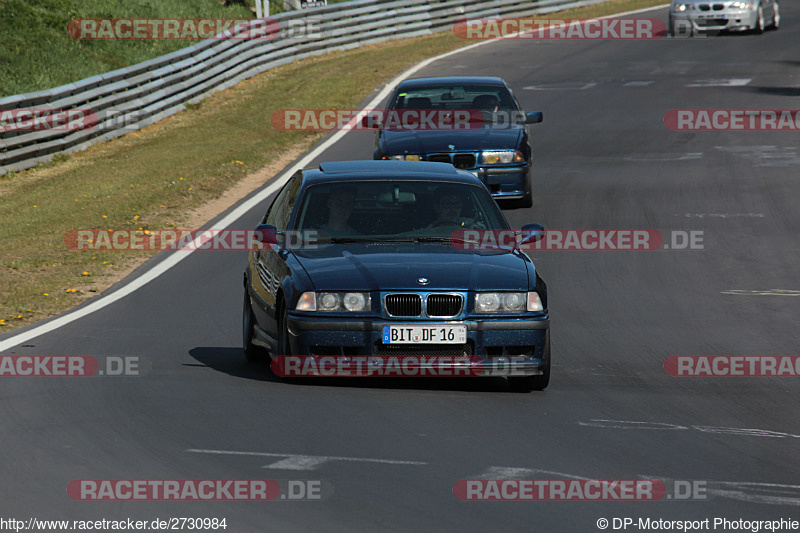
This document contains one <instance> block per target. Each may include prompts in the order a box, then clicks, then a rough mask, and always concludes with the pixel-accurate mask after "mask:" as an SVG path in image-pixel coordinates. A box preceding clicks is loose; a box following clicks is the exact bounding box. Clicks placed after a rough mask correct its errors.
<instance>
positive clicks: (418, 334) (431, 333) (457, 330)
mask: <svg viewBox="0 0 800 533" xmlns="http://www.w3.org/2000/svg"><path fill="white" fill-rule="evenodd" d="M466 342H467V326H460V325H455V326H454V325H449V324H440V325H438V326H434V325H431V326H409V325H398V326H383V343H384V344H466Z"/></svg>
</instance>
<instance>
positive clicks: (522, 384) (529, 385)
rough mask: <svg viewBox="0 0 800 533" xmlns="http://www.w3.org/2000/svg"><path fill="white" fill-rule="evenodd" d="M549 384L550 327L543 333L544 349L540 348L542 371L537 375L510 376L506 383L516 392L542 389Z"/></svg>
mask: <svg viewBox="0 0 800 533" xmlns="http://www.w3.org/2000/svg"><path fill="white" fill-rule="evenodd" d="M549 384H550V329H548V330H547V331H546V332H545V334H544V349H543V350H542V373H541V374H539V375H538V376H511V377H509V378H508V385H509V386H510V387H511V389H512V390H515V391H518V392H530V391H534V390H544V389H546V388H547V385H549Z"/></svg>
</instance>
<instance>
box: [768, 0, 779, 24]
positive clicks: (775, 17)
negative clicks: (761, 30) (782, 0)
mask: <svg viewBox="0 0 800 533" xmlns="http://www.w3.org/2000/svg"><path fill="white" fill-rule="evenodd" d="M770 27H771V28H772V29H773V30H777V29H778V28H780V27H781V6H780V4H778V2H777V0H776V1H775V5H774V6H772V24H771V25H770Z"/></svg>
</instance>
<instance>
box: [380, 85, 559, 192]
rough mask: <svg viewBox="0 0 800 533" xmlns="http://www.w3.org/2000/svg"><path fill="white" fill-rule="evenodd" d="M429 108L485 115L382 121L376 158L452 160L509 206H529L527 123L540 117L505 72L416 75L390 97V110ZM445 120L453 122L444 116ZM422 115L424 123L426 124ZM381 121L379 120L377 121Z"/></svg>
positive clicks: (387, 111)
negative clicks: (527, 109)
mask: <svg viewBox="0 0 800 533" xmlns="http://www.w3.org/2000/svg"><path fill="white" fill-rule="evenodd" d="M423 110H427V111H429V112H432V113H433V114H434V116H436V117H439V116H440V115H441V114H442V113H447V112H452V113H458V112H464V111H466V112H472V113H471V117H472V118H474V117H475V116H476V115H477V116H478V117H479V118H481V121H480V124H478V125H477V127H476V124H475V121H473V127H466V128H458V127H456V126H458V124H455V125H453V127H438V124H439V122H435V123H434V127H427V128H425V127H413V125H412V127H382V128H379V130H378V134H377V139H376V146H375V151H374V154H373V156H374V158H375V159H400V160H406V161H436V162H445V163H452V164H453V165H454V166H455V167H456V168H459V169H464V170H467V171H469V172H471V173H472V174H474V175H475V176H477V177H478V178H480V180H481V181H482V182H483V183H485V184H486V186H487V187H488V188H489V190H490V192H491V194H492V196H493V197H494V198H495V199H496V200H502V201H504V205H506V206H509V207H530V206H531V205H532V192H531V163H532V159H533V155H532V153H531V147H530V144H529V137H528V129H527V124H535V123H538V122H542V119H543V115H542V113H541V112H539V111H536V112H532V113H523V111H522V110H521V109H520V106H519V104H518V103H517V100H516V98H515V97H514V94H513V92H512V91H511V89H510V88H509V86H508V85H507V84H506V82H505V81H504V80H503V79H501V78H493V77H484V76H458V77H439V78H418V79H410V80H405V81H403V82H401V83H400V84H399V85H398V86H397V87H396V88H395V90H394V91H393V93H392V96H391V97H390V98H389V103H388V106H387V110H386V113H387V115H388V116H391V115H392V114H400V116H401V117H402V116H403V114H408V113H410V112H412V111H423ZM440 122H443V124H442V125H443V126H448V125H450V124H452V122H451V123H446V122H444V121H440ZM424 124H425V123H424V121H421V125H423V126H424ZM376 127H377V126H376Z"/></svg>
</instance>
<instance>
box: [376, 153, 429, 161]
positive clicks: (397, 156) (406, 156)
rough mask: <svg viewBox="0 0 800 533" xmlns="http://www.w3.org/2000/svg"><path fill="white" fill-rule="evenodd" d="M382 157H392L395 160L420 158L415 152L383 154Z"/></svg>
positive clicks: (416, 159)
mask: <svg viewBox="0 0 800 533" xmlns="http://www.w3.org/2000/svg"><path fill="white" fill-rule="evenodd" d="M383 158H384V159H394V160H396V161H403V160H405V161H419V160H420V159H421V158H420V156H419V155H417V154H405V155H385V156H383Z"/></svg>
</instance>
